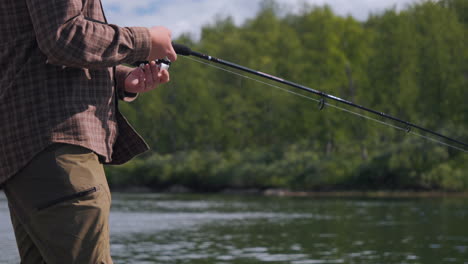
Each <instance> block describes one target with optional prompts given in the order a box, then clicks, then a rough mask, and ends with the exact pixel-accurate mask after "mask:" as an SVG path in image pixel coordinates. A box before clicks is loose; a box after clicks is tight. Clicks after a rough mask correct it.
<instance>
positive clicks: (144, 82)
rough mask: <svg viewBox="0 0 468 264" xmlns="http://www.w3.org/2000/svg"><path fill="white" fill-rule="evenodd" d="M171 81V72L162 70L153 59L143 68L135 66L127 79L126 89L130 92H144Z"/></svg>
mask: <svg viewBox="0 0 468 264" xmlns="http://www.w3.org/2000/svg"><path fill="white" fill-rule="evenodd" d="M167 82H169V72H168V71H167V70H160V69H159V66H158V65H157V64H156V62H154V61H152V62H150V63H149V64H146V65H145V66H144V67H143V68H141V67H138V68H135V70H133V71H132V72H131V73H130V74H129V75H128V76H127V78H126V79H125V91H126V92H129V93H144V92H148V91H151V90H153V89H156V88H157V87H158V85H160V84H163V83H167Z"/></svg>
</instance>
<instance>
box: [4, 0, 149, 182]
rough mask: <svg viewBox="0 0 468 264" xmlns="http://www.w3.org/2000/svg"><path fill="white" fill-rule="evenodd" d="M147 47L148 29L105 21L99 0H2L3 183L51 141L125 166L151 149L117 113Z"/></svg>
mask: <svg viewBox="0 0 468 264" xmlns="http://www.w3.org/2000/svg"><path fill="white" fill-rule="evenodd" d="M149 52H150V37H149V31H148V29H146V28H139V27H131V28H121V27H118V26H115V25H110V24H107V23H106V19H105V17H104V13H103V10H102V5H101V2H100V0H55V1H51V0H2V1H0V184H1V183H3V182H5V181H6V180H7V179H8V178H10V177H11V176H12V175H14V174H15V173H16V172H18V171H19V170H20V169H21V168H22V167H24V166H25V165H26V164H27V163H28V162H29V161H30V160H31V159H32V158H33V157H34V156H35V155H36V154H37V153H39V152H40V151H42V150H43V149H45V148H46V147H47V146H49V145H50V144H52V143H53V142H61V143H69V144H75V145H80V146H83V147H86V148H89V149H91V150H93V151H95V152H96V153H98V154H99V155H101V156H102V157H103V158H104V159H105V161H106V163H111V164H121V163H124V162H126V161H128V160H129V159H131V158H132V157H133V156H135V155H137V154H139V153H141V152H144V151H145V150H147V149H148V147H147V145H146V143H145V142H144V141H143V140H142V139H141V138H140V136H139V135H138V134H137V133H136V132H135V131H134V130H133V129H132V128H131V126H130V125H129V124H128V123H127V121H126V120H125V119H124V117H123V116H122V115H121V114H120V113H119V111H118V110H117V100H116V94H117V95H118V97H120V99H125V98H124V97H123V94H124V93H123V80H124V79H125V77H126V76H127V74H128V73H129V72H130V70H131V69H130V68H127V67H125V66H118V65H120V64H122V63H132V62H134V61H138V60H144V59H146V57H147V56H148V54H149Z"/></svg>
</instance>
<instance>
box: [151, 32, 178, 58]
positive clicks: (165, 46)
mask: <svg viewBox="0 0 468 264" xmlns="http://www.w3.org/2000/svg"><path fill="white" fill-rule="evenodd" d="M149 31H150V35H151V52H150V55H149V57H148V61H153V60H156V59H164V58H165V57H167V58H168V59H169V60H170V61H176V60H177V54H176V53H175V51H174V48H173V47H172V40H171V31H170V30H169V29H167V28H165V27H159V26H158V27H152V28H150V29H149Z"/></svg>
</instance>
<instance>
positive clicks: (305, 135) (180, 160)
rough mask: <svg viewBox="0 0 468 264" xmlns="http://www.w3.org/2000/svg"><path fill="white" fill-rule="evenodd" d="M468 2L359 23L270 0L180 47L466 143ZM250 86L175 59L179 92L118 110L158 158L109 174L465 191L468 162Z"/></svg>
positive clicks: (113, 177)
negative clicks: (289, 10) (287, 10)
mask: <svg viewBox="0 0 468 264" xmlns="http://www.w3.org/2000/svg"><path fill="white" fill-rule="evenodd" d="M467 3H468V2H467V1H465V0H442V1H424V2H421V3H419V4H415V5H412V6H410V7H408V8H407V9H406V10H403V11H401V12H397V11H396V10H393V9H389V10H386V11H385V12H383V13H382V14H378V15H372V16H371V17H370V18H369V19H368V20H367V21H365V22H359V21H357V20H355V19H354V18H352V17H340V16H336V15H335V14H334V13H333V11H332V10H331V9H330V8H329V7H327V6H323V7H311V6H307V5H305V6H304V8H303V9H302V11H301V13H300V14H282V15H280V11H281V7H280V6H279V4H276V3H275V2H274V1H268V0H267V1H263V2H262V4H261V7H262V9H261V11H260V12H259V13H258V14H257V16H256V17H255V18H253V19H251V20H249V21H247V22H246V23H245V24H243V25H241V26H237V25H236V24H235V23H234V22H233V20H232V18H229V17H228V18H218V19H217V20H216V21H214V23H213V24H211V25H208V26H206V27H204V28H203V30H202V37H201V39H200V41H194V40H192V39H190V37H187V36H183V37H181V38H180V39H178V40H176V42H180V43H185V44H188V45H189V46H191V47H192V48H193V49H194V50H197V51H200V52H206V53H209V54H211V55H213V56H216V57H219V58H223V59H226V60H229V61H232V62H235V63H238V64H240V65H245V66H247V67H250V68H253V69H258V70H261V71H263V72H267V73H269V74H272V75H275V76H280V77H284V78H286V79H288V80H291V81H293V82H296V83H301V84H304V85H306V86H309V87H311V88H314V89H318V90H321V91H324V92H326V93H329V94H333V95H336V96H339V97H341V98H344V99H347V100H350V101H353V102H356V103H358V104H361V105H365V106H367V107H371V108H374V109H376V110H378V111H382V112H385V113H388V114H391V115H394V116H398V117H400V118H402V119H405V120H408V121H410V122H412V123H417V124H419V125H421V126H424V127H427V128H430V129H433V130H436V131H438V132H440V133H444V134H448V135H449V136H453V137H456V138H459V139H460V140H462V141H465V142H466V141H468V104H467V103H466V101H467V98H468V89H466V87H468V49H467V44H466V36H467V35H468V34H467V29H468V25H467V23H468V22H467V15H466V14H467V12H464V11H466V10H467V7H468V5H467ZM229 71H231V70H229ZM235 73H237V72H235ZM242 74H243V73H242ZM251 78H252V77H251V76H249V77H248V78H242V77H240V76H239V75H236V74H232V73H228V72H225V71H222V70H219V69H215V68H212V67H208V66H206V65H204V64H200V63H198V62H194V61H193V60H190V59H188V58H184V57H179V60H178V61H177V62H175V63H174V64H173V65H172V67H171V80H172V81H171V82H170V83H169V84H167V85H165V86H164V87H161V88H160V89H158V90H157V91H155V92H152V93H147V94H144V95H141V96H140V98H139V99H138V100H137V101H136V102H135V103H132V104H121V105H122V110H123V112H125V114H126V116H128V117H129V119H130V120H131V123H132V124H134V126H135V127H136V128H137V130H138V131H140V132H141V134H142V135H143V136H144V138H145V139H146V140H147V141H148V143H149V144H150V145H151V146H152V147H153V148H154V149H155V150H154V152H153V153H151V154H147V155H145V156H144V157H143V158H141V159H138V160H136V161H133V162H131V163H129V164H127V165H125V166H122V167H115V168H110V169H109V170H110V181H111V183H112V184H114V185H126V184H129V185H146V186H151V187H155V188H156V187H157V188H164V187H167V186H170V185H173V184H181V185H186V186H189V187H192V188H195V189H200V190H218V189H222V188H270V187H275V188H283V187H284V188H294V189H303V190H308V189H329V188H346V189H424V190H433V189H445V190H466V189H467V188H468V183H467V181H468V173H466V171H467V170H466V169H467V167H466V166H467V165H465V164H467V160H466V159H467V158H466V156H467V155H466V153H463V152H460V151H454V150H449V149H448V148H447V147H444V146H439V145H437V144H433V143H432V142H430V141H426V140H424V139H422V138H419V137H414V136H406V135H405V133H404V132H402V131H399V130H394V129H391V128H387V127H379V125H376V123H374V122H370V121H365V120H364V119H360V118H358V117H355V116H352V115H350V114H349V113H345V112H341V111H336V110H334V109H332V108H330V107H327V108H325V109H324V110H323V111H318V108H317V106H316V103H315V102H314V101H311V100H309V98H301V97H298V96H293V95H291V94H288V93H285V92H284V91H281V90H280V89H289V88H288V87H283V86H278V85H277V84H276V83H275V84H274V85H275V86H276V87H268V86H267V85H265V84H264V83H267V84H272V82H270V81H264V80H262V81H261V82H263V83H259V82H257V81H254V80H252V79H251ZM275 88H276V89H275ZM278 88H280V89H278ZM294 92H296V93H298V94H300V95H306V96H308V97H313V98H314V99H319V98H316V97H314V96H313V95H310V94H305V93H304V92H302V91H294Z"/></svg>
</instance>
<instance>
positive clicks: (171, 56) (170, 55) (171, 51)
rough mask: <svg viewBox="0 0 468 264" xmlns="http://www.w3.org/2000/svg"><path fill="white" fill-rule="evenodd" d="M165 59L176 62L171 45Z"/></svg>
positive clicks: (175, 54) (175, 55)
mask: <svg viewBox="0 0 468 264" xmlns="http://www.w3.org/2000/svg"><path fill="white" fill-rule="evenodd" d="M167 58H168V59H169V60H170V61H176V60H177V53H176V52H175V50H174V47H172V44H171V47H170V50H169V53H168V54H167Z"/></svg>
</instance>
